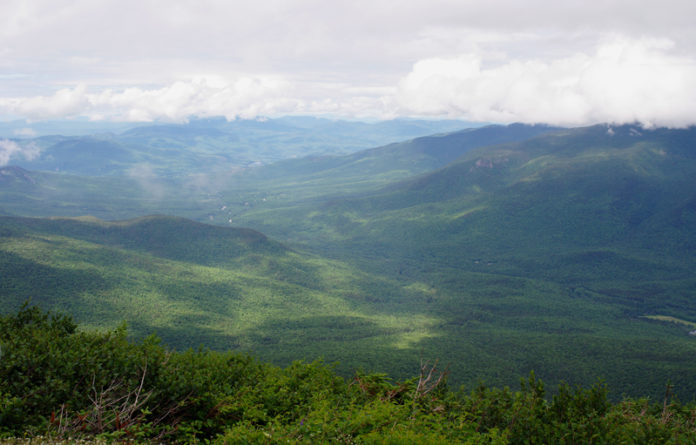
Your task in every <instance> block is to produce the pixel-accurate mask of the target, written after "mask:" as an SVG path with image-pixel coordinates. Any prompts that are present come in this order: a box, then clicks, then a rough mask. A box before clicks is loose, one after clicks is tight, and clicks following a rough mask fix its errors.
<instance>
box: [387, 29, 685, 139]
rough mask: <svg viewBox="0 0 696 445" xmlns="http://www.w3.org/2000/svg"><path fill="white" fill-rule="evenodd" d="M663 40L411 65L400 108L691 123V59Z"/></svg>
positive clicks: (478, 115) (558, 119)
mask: <svg viewBox="0 0 696 445" xmlns="http://www.w3.org/2000/svg"><path fill="white" fill-rule="evenodd" d="M672 47H673V43H672V42H670V41H667V40H655V39H641V40H628V39H624V38H616V39H614V40H612V41H610V42H606V43H604V44H601V45H599V47H598V48H597V49H596V51H595V52H594V53H592V54H584V53H578V54H575V55H572V56H569V57H564V58H558V59H555V60H550V61H543V60H535V59H530V60H512V61H508V62H506V63H504V64H501V65H498V66H490V67H488V66H486V65H485V64H484V63H483V62H482V58H481V56H480V55H478V54H467V55H463V56H460V57H456V58H446V59H445V58H433V59H427V60H422V61H420V62H418V63H416V64H415V65H414V67H413V70H412V71H411V72H410V73H409V74H408V75H406V76H405V77H404V78H403V79H402V80H401V81H400V83H399V86H398V92H397V93H396V100H397V103H398V105H399V106H400V107H401V108H400V110H401V112H402V113H405V114H417V115H430V116H449V117H456V118H464V119H469V120H474V121H493V122H528V123H539V122H543V123H549V124H556V125H571V126H572V125H585V124H593V123H599V122H611V123H633V122H639V123H641V124H643V125H645V126H671V127H683V126H687V125H692V124H696V60H695V59H693V58H690V57H686V56H680V55H674V54H671V53H670V49H671V48H672Z"/></svg>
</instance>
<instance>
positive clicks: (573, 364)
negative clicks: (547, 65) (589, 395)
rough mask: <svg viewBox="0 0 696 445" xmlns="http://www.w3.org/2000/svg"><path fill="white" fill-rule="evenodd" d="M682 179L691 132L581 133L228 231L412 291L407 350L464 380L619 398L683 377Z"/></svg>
mask: <svg viewBox="0 0 696 445" xmlns="http://www.w3.org/2000/svg"><path fill="white" fill-rule="evenodd" d="M433 150H437V147H433ZM694 178H696V129H693V128H692V129H686V130H666V129H656V130H652V131H649V130H644V129H641V128H637V127H633V126H622V127H609V126H595V127H589V128H579V129H569V130H560V131H557V132H553V133H549V134H545V135H540V136H538V137H535V138H530V139H528V140H525V141H521V142H514V143H510V144H501V145H496V146H489V147H481V148H477V149H474V150H471V151H469V152H466V153H465V154H463V156H461V157H460V158H458V159H456V160H455V161H453V162H451V163H450V164H448V165H446V166H444V167H443V168H441V169H439V170H437V171H434V172H430V173H426V174H424V175H422V176H419V177H415V178H411V179H407V180H404V181H402V182H400V183H397V184H390V185H388V186H386V187H384V188H382V189H381V190H379V191H374V192H370V193H363V194H362V195H351V194H346V195H344V196H333V197H332V198H330V199H326V200H323V201H322V200H314V201H298V202H295V203H288V205H286V206H284V207H278V208H264V207H263V206H258V207H256V208H250V209H247V210H246V212H244V213H243V214H241V215H240V216H239V217H237V218H236V219H234V222H235V223H236V224H243V225H245V226H248V227H254V228H256V229H259V230H262V231H264V233H268V234H270V235H272V236H275V237H276V238H279V239H283V240H285V241H287V242H292V243H294V244H295V245H302V246H304V247H306V248H310V249H313V250H314V251H316V252H321V253H322V254H324V255H329V256H331V257H333V258H340V259H342V260H346V261H351V262H353V263H354V264H356V265H359V266H360V267H362V268H364V269H365V270H370V271H373V272H380V273H383V274H387V275H389V276H394V277H399V278H400V279H402V280H405V281H408V280H415V281H418V282H420V283H423V284H424V285H425V288H424V289H427V290H428V292H430V295H431V300H430V303H429V306H428V310H429V311H430V312H431V313H433V314H437V315H438V317H440V319H441V320H442V321H443V324H442V325H441V331H440V332H439V334H438V335H437V336H435V337H432V338H430V339H428V340H427V341H424V342H423V343H422V345H423V347H424V348H426V350H447V351H448V357H451V358H454V357H456V358H454V359H453V360H454V361H455V362H458V363H460V364H458V365H453V366H455V367H456V368H457V370H458V372H461V373H464V374H465V375H469V376H471V377H472V378H475V375H476V372H475V371H472V367H473V369H477V368H478V366H479V365H478V364H476V363H472V361H471V357H472V356H475V357H476V360H480V361H481V363H484V362H485V363H487V365H486V366H488V368H490V369H496V370H497V372H500V369H508V368H509V367H515V366H523V367H524V366H527V367H532V368H534V369H535V370H540V369H546V370H547V371H548V372H549V373H551V374H553V375H554V376H555V377H554V378H563V379H574V378H577V376H578V375H579V374H582V375H584V376H585V377H584V378H587V377H588V376H589V375H593V373H594V374H595V375H601V376H603V377H604V378H606V379H607V380H608V381H612V382H614V381H620V382H619V383H618V384H619V386H622V385H626V386H622V387H623V388H624V389H626V390H627V391H634V390H636V389H637V388H638V386H639V385H640V383H638V382H643V383H642V384H643V385H649V384H652V385H656V384H657V380H659V378H656V377H655V376H657V375H662V378H663V379H667V378H672V377H674V378H679V379H682V377H684V376H685V375H687V374H689V373H690V371H687V368H685V367H683V366H684V365H685V363H686V362H683V361H682V360H683V359H682V357H686V356H688V355H689V354H691V353H692V352H691V351H693V349H694V347H696V342H694V339H693V337H692V336H689V335H688V332H689V328H688V326H690V325H689V323H693V322H696V305H694V301H693V290H694V289H696V279H695V278H694V277H693V270H694V268H695V267H696V249H694V247H695V246H696V244H695V242H696V224H693V222H694V217H695V216H696V213H694V209H695V207H694V202H696V187H694V186H695V185H696V183H695V182H694ZM595 311H599V312H595ZM600 312H602V313H600ZM646 316H647V317H648V318H646ZM655 316H658V317H657V318H655ZM660 316H669V317H673V318H675V319H677V320H682V321H683V324H681V325H679V324H670V323H667V322H664V321H663V322H660V321H659V320H664V319H668V318H664V317H662V318H661V317H660ZM660 323H663V324H662V325H660ZM661 329H665V330H664V331H661V332H660V330H661ZM668 331H669V332H668ZM648 332H650V334H648ZM484 345H485V346H484ZM617 351H621V353H617ZM587 356H589V357H592V359H591V360H590V361H591V363H593V365H591V366H589V367H588V366H587V364H583V363H582V360H583V357H587ZM503 357H504V358H503ZM648 357H650V358H649V359H648ZM649 361H654V363H653V364H650V363H648V362H649ZM677 363H681V364H679V365H678V364H677ZM658 364H659V365H658ZM481 366H483V365H481ZM626 366H630V368H631V369H626ZM655 366H657V367H659V368H660V369H659V370H657V369H655V368H654V367H655ZM672 366H676V368H672V370H671V371H668V370H667V369H668V368H670V367H672ZM592 367H594V371H593V370H592V369H590V368H592ZM651 368H652V370H650V371H649V370H648V369H651ZM677 368H680V369H681V371H677V370H676V369H677ZM467 369H469V370H467ZM638 375H640V377H638ZM668 375H669V376H671V377H667V376H668ZM572 376H575V377H572ZM676 376H681V377H676ZM647 382H652V383H647ZM681 382H682V384H686V385H687V386H689V384H688V383H685V382H686V380H684V379H682V380H681ZM634 385H635V386H634ZM658 386H659V385H658ZM689 388H691V389H689V390H687V392H686V393H687V394H688V397H693V396H694V395H695V394H696V393H694V392H693V388H692V387H691V386H689Z"/></svg>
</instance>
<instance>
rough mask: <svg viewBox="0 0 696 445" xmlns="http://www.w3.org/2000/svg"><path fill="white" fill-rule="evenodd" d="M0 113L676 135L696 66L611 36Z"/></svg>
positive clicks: (70, 93) (693, 94) (107, 93)
mask: <svg viewBox="0 0 696 445" xmlns="http://www.w3.org/2000/svg"><path fill="white" fill-rule="evenodd" d="M0 113H3V114H11V115H17V116H23V117H26V118H29V119H49V118H66V117H68V118H69V117H76V116H87V117H89V118H91V119H95V120H99V119H109V120H123V121H153V120H165V121H185V120H186V119H188V118H189V117H192V116H199V117H206V116H225V117H227V118H228V119H235V118H255V117H259V116H277V115H284V114H324V115H334V116H337V117H375V118H394V117H423V116H428V117H438V118H443V117H447V118H457V119H465V120H471V121H484V122H503V123H508V122H527V123H548V124H554V125H567V126H579V125H587V124H594V123H599V122H609V123H633V122H639V123H641V124H643V125H645V126H668V127H683V126H688V125H693V124H696V58H694V57H692V56H689V55H688V54H682V53H678V52H677V51H676V50H675V45H674V43H673V42H672V41H670V40H667V39H648V38H642V39H629V38H626V37H622V36H614V37H613V38H611V39H606V40H604V41H603V42H601V43H599V44H597V45H596V46H595V47H594V49H592V50H591V51H589V52H576V53H574V54H571V55H565V56H562V57H555V58H545V59H542V58H538V57H526V58H523V57H517V58H511V57H507V56H506V55H505V54H502V55H500V54H498V55H497V57H491V55H490V54H489V53H486V52H483V51H479V52H467V53H463V54H458V55H453V56H448V57H433V58H425V59H422V60H419V61H417V62H416V63H415V64H413V66H412V68H411V70H410V72H403V73H402V74H401V75H399V76H397V77H395V78H394V80H393V82H392V83H382V84H377V85H370V86H360V85H357V84H349V83H346V82H345V81H343V80H331V79H328V80H326V81H323V82H317V81H315V80H308V79H303V78H298V77H293V76H282V75H248V74H236V75H227V76H223V75H219V74H216V75H199V76H194V77H190V78H184V79H180V80H176V81H173V82H172V83H170V84H168V85H163V86H159V87H154V88H149V89H148V88H143V87H129V88H124V89H121V90H116V89H112V88H105V89H98V88H94V87H92V88H88V87H86V86H85V85H77V86H75V87H71V88H61V89H59V90H58V91H56V92H55V93H53V94H52V95H44V96H30V97H9V98H8V97H5V98H0ZM5 151H6V152H7V149H6V150H5Z"/></svg>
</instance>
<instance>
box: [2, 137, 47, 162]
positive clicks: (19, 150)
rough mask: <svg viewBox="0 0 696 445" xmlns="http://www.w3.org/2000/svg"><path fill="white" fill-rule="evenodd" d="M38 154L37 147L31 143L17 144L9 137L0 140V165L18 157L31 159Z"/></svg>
mask: <svg viewBox="0 0 696 445" xmlns="http://www.w3.org/2000/svg"><path fill="white" fill-rule="evenodd" d="M39 154H40V150H39V148H38V147H37V146H36V145H35V144H33V143H28V144H19V143H17V142H15V141H12V140H9V139H2V140H0V166H4V165H7V164H8V163H9V162H10V160H12V159H18V158H24V159H26V160H27V161H31V160H34V159H36V158H37V157H38V156H39Z"/></svg>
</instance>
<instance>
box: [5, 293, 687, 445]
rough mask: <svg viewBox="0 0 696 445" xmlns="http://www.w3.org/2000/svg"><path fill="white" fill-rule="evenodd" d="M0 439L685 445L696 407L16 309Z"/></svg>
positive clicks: (598, 389)
mask: <svg viewBox="0 0 696 445" xmlns="http://www.w3.org/2000/svg"><path fill="white" fill-rule="evenodd" d="M0 347H1V350H0V354H1V356H0V435H2V436H4V437H13V436H14V437H21V436H24V437H27V436H28V437H32V436H35V435H48V436H51V437H54V438H68V437H85V438H94V437H96V436H100V437H102V438H105V439H131V440H135V441H152V440H157V441H162V442H177V443H186V442H188V443H195V442H198V441H201V440H209V441H214V442H215V443H225V444H234V443H240V444H241V443H318V442H319V443H321V442H338V443H443V444H444V443H472V444H473V443H498V444H505V443H685V442H693V441H695V440H696V425H694V421H695V419H696V405H694V404H693V403H691V404H686V405H685V404H682V403H679V402H678V401H677V400H674V398H672V396H671V388H670V387H669V386H667V391H666V394H665V398H664V400H663V401H660V402H659V403H655V402H651V401H649V400H647V399H626V400H623V401H621V402H619V403H616V404H612V403H610V402H609V401H608V398H607V388H606V387H605V386H604V385H603V384H602V383H597V384H595V385H594V386H592V387H591V388H579V387H578V388H571V387H569V386H567V385H561V386H560V387H558V388H557V390H556V391H555V392H554V394H553V395H551V396H549V394H547V392H546V390H545V388H544V385H543V383H542V382H541V381H540V380H539V379H537V378H536V377H535V376H534V374H532V375H530V376H529V378H527V379H523V381H522V386H521V389H520V390H518V391H513V390H510V389H509V388H503V389H499V388H489V387H486V386H485V385H483V384H481V385H479V387H478V388H477V389H475V390H474V391H472V392H470V393H464V392H461V391H455V390H452V389H451V388H449V387H448V386H447V383H446V376H447V372H446V369H442V368H440V367H439V366H438V365H437V363H425V362H422V363H421V372H420V375H417V376H415V377H414V378H412V379H409V380H405V381H401V382H392V381H391V380H390V379H389V378H388V377H387V376H386V375H384V374H370V373H364V372H360V371H358V372H356V373H355V375H354V376H353V377H352V378H351V379H344V378H342V377H340V376H338V375H337V374H336V373H335V372H334V370H333V369H332V367H331V366H328V365H325V364H323V363H322V362H319V361H317V362H313V363H302V362H295V363H293V364H292V365H290V366H288V367H286V368H284V369H283V368H279V367H275V366H272V365H269V364H265V363H262V362H259V361H257V360H255V359H254V358H253V357H250V356H248V355H243V354H238V353H232V352H225V353H222V352H212V351H208V350H197V351H194V350H187V351H183V352H176V351H171V350H167V349H166V348H165V347H163V346H162V345H161V344H160V342H159V340H158V339H157V338H156V337H154V336H151V337H148V338H146V339H144V340H143V341H140V342H133V341H130V340H129V339H128V338H127V332H126V328H125V326H124V327H121V328H119V329H116V330H113V331H109V332H84V331H81V330H80V329H78V327H77V326H76V325H75V323H74V322H73V321H72V319H71V318H70V317H68V316H64V315H56V314H50V313H46V312H43V311H41V310H40V309H38V308H37V307H29V306H27V305H25V306H24V307H23V308H22V309H21V310H20V311H19V312H18V313H16V314H13V315H10V316H5V317H3V318H0Z"/></svg>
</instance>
